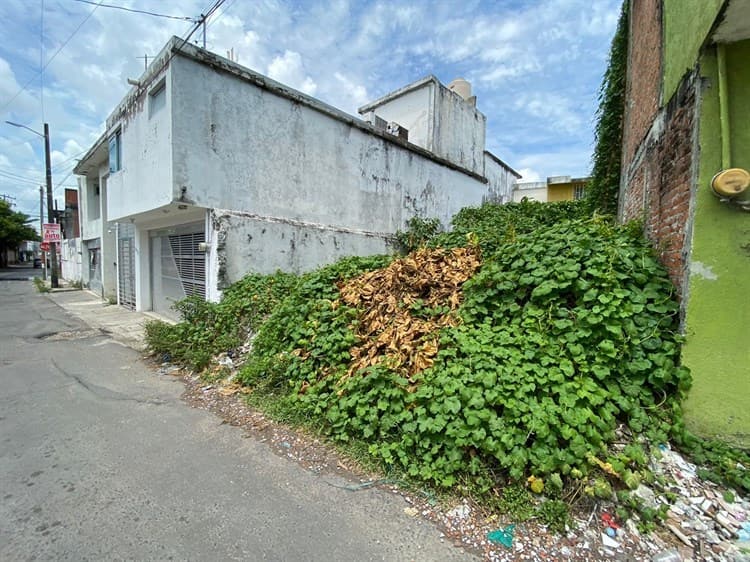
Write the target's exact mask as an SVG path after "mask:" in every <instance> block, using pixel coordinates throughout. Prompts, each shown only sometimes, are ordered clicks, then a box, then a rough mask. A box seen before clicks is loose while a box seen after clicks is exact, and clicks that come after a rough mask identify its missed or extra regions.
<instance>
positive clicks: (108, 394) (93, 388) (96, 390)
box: [50, 359, 174, 406]
mask: <svg viewBox="0 0 750 562" xmlns="http://www.w3.org/2000/svg"><path fill="white" fill-rule="evenodd" d="M50 361H51V363H52V365H53V366H54V367H55V369H57V370H58V371H59V372H60V373H61V374H62V375H63V376H65V377H67V378H69V379H71V380H73V381H75V382H77V383H78V384H79V385H80V386H81V387H83V388H85V389H86V390H88V391H89V392H90V393H91V394H93V395H94V396H96V397H97V398H101V399H102V400H112V401H115V402H135V403H137V404H147V405H151V406H164V405H166V404H170V403H174V400H161V399H159V398H148V399H147V398H135V397H133V396H128V395H126V394H122V393H120V392H116V391H114V390H110V389H108V388H105V387H103V386H99V385H96V384H94V383H91V382H88V381H85V380H83V379H82V378H81V377H80V376H79V375H76V374H74V373H69V372H68V371H66V370H65V369H63V368H62V367H60V365H58V364H57V362H56V361H55V360H54V359H51V360H50Z"/></svg>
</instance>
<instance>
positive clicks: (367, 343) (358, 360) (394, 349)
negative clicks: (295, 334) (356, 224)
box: [340, 246, 481, 382]
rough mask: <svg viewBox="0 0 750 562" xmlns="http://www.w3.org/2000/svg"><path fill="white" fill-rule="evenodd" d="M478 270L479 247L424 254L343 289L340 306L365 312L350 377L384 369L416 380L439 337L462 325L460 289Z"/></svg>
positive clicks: (415, 254) (358, 327) (429, 360)
mask: <svg viewBox="0 0 750 562" xmlns="http://www.w3.org/2000/svg"><path fill="white" fill-rule="evenodd" d="M480 265H481V253H480V250H479V248H478V247H474V246H472V247H468V248H455V249H452V250H445V249H441V248H438V249H432V248H422V249H420V250H417V251H416V252H413V253H411V254H409V255H408V256H407V257H405V258H403V259H399V260H396V261H394V262H392V263H391V264H390V265H389V266H388V267H386V268H384V269H379V270H376V271H371V272H368V273H365V274H363V275H360V276H359V277H356V278H354V279H351V280H350V281H348V282H346V283H344V284H342V286H341V287H340V290H341V300H342V301H343V302H344V303H346V304H348V305H350V306H354V307H357V308H360V309H361V310H362V313H361V314H360V317H359V319H358V322H357V323H356V325H355V326H354V329H355V333H356V334H357V336H358V337H359V342H358V343H357V344H356V345H355V346H354V347H352V349H351V350H350V352H351V356H352V362H351V365H350V368H349V371H348V373H347V376H352V375H353V374H354V373H356V372H357V371H358V370H360V369H363V368H365V367H369V366H372V365H378V364H383V365H386V366H387V367H388V368H390V369H392V370H394V371H397V372H400V373H402V374H403V375H404V376H406V377H407V378H409V379H410V380H412V377H413V376H414V375H416V374H417V373H419V372H420V371H422V370H424V369H426V368H428V367H430V366H431V365H432V363H433V360H434V357H435V356H436V355H437V352H438V331H439V329H440V328H443V327H445V326H456V325H457V324H458V322H459V318H458V315H457V314H456V313H455V311H456V309H457V308H458V306H459V305H460V304H461V286H462V285H463V284H464V282H465V281H467V280H468V279H469V278H470V277H471V276H472V275H473V274H474V272H475V271H476V270H477V269H478V268H479V266H480ZM412 382H413V380H412Z"/></svg>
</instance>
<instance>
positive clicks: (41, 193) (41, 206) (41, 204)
mask: <svg viewBox="0 0 750 562" xmlns="http://www.w3.org/2000/svg"><path fill="white" fill-rule="evenodd" d="M42 225H44V186H42V185H40V186H39V230H40V231H41V232H42V233H44V226H42ZM42 264H43V267H42V279H44V280H45V281H46V280H47V259H46V256H45V252H42Z"/></svg>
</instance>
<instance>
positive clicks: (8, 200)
mask: <svg viewBox="0 0 750 562" xmlns="http://www.w3.org/2000/svg"><path fill="white" fill-rule="evenodd" d="M0 197H2V199H3V201H5V202H6V203H8V205H10V206H11V207H13V206H15V203H14V202H13V201H15V200H16V198H15V197H13V196H12V195H8V194H7V193H3V194H0Z"/></svg>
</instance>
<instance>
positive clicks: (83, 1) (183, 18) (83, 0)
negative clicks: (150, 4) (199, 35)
mask: <svg viewBox="0 0 750 562" xmlns="http://www.w3.org/2000/svg"><path fill="white" fill-rule="evenodd" d="M73 2H80V3H81V4H92V5H94V6H97V7H99V6H101V7H102V8H113V9H115V10H123V11H125V12H133V13H136V14H145V15H147V16H154V17H157V18H167V19H171V20H180V21H190V22H194V21H195V20H194V19H193V18H190V17H187V16H170V15H168V14H157V13H156V12H149V11H148V10H136V9H135V8H126V7H125V6H115V5H113V4H102V3H98V4H97V3H96V2H92V1H91V0H73Z"/></svg>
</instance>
